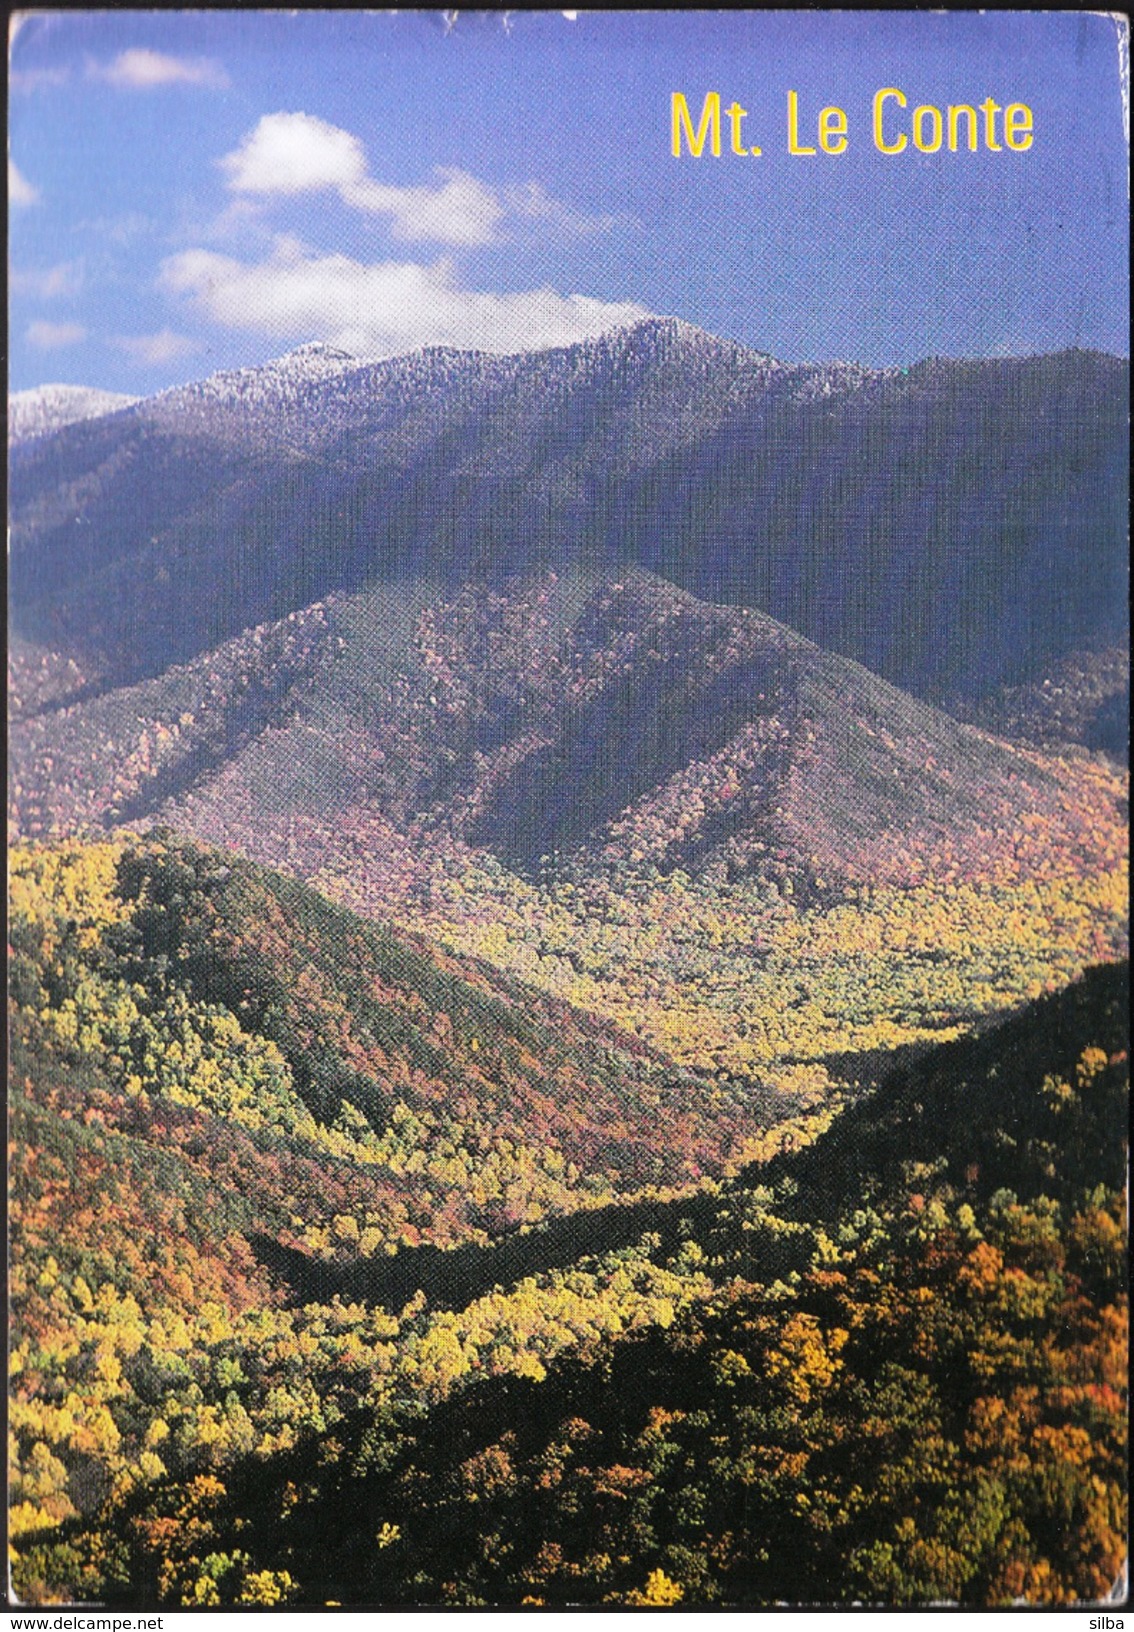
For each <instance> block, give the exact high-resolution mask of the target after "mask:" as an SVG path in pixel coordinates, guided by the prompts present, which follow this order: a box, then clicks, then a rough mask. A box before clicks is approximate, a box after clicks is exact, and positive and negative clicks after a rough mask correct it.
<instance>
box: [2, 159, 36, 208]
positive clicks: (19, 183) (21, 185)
mask: <svg viewBox="0 0 1134 1632" xmlns="http://www.w3.org/2000/svg"><path fill="white" fill-rule="evenodd" d="M8 202H9V204H16V205H20V206H26V205H28V204H38V202H39V191H38V189H37V188H35V187H33V186H32V184H31V182H30V181H28V180H26V179H25V178H24V177H23V176H21V174H20V172H19V171H18V170H17V169H16V166H15V165H14V164H13V163H12V161H11V159H9V160H8Z"/></svg>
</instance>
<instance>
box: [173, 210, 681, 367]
mask: <svg viewBox="0 0 1134 1632" xmlns="http://www.w3.org/2000/svg"><path fill="white" fill-rule="evenodd" d="M162 283H163V285H164V287H165V288H166V289H167V290H168V291H169V292H171V293H174V294H179V295H185V296H188V297H190V298H191V299H192V300H194V302H195V303H196V304H197V306H198V307H199V308H200V309H201V310H202V311H203V312H205V313H206V314H207V315H208V316H209V317H211V318H212V319H214V321H216V322H218V323H222V324H224V325H226V326H227V327H229V328H234V329H244V330H252V331H255V332H258V333H261V334H265V335H270V336H272V337H273V338H275V339H280V340H309V339H320V340H326V341H328V342H329V343H330V344H332V345H335V346H340V347H341V348H342V349H343V350H344V351H349V352H352V353H353V354H354V355H355V356H360V357H386V356H391V355H393V354H396V353H398V352H403V351H412V350H415V349H416V348H417V347H419V346H426V345H451V346H457V347H461V348H466V349H468V348H471V349H478V350H482V351H492V352H511V351H526V350H539V349H542V348H545V347H549V346H557V345H569V344H571V343H572V342H573V341H576V340H582V339H585V338H587V337H588V336H591V335H595V334H601V333H602V332H603V331H604V330H606V329H610V328H614V327H617V326H618V325H619V324H624V323H632V322H636V321H638V320H639V319H640V318H643V317H646V316H648V315H649V314H648V313H647V311H646V310H645V308H644V307H642V306H638V305H636V304H634V303H632V302H629V301H626V302H620V303H613V302H607V301H601V300H594V299H591V298H590V297H588V296H585V295H561V294H559V293H557V291H555V290H554V289H550V288H544V289H531V290H524V291H521V292H518V293H513V294H494V293H490V292H487V291H481V290H474V289H466V288H463V287H462V286H461V284H460V283H459V281H458V280H457V277H456V275H455V272H454V269H453V267H452V264H451V263H450V262H449V261H446V260H441V261H438V262H436V263H435V264H434V265H432V266H420V265H416V264H414V263H405V262H398V261H386V262H378V263H371V264H366V263H363V262H360V261H356V260H352V259H351V258H350V257H349V256H346V255H342V254H327V255H321V254H318V253H315V252H313V251H311V250H309V249H307V248H305V247H304V246H303V245H301V244H299V243H298V242H296V240H294V239H290V238H280V239H277V241H276V245H275V248H274V251H273V253H272V254H271V255H270V256H269V257H268V258H266V259H265V260H262V261H259V262H251V263H250V262H243V261H238V260H235V259H233V258H232V257H230V256H226V255H219V254H216V253H214V252H213V251H211V250H206V249H191V250H186V251H185V252H184V253H182V254H179V255H174V256H171V257H170V258H169V259H168V260H167V261H165V262H164V263H163V266H162Z"/></svg>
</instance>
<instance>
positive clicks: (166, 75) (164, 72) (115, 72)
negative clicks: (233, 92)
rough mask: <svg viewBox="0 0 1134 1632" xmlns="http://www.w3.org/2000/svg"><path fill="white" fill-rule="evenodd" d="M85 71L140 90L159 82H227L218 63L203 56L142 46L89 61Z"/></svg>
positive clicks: (212, 84)
mask: <svg viewBox="0 0 1134 1632" xmlns="http://www.w3.org/2000/svg"><path fill="white" fill-rule="evenodd" d="M87 72H88V74H89V75H90V77H91V78H92V79H104V80H106V81H107V83H108V84H110V85H119V86H124V87H128V88H130V89H133V90H143V91H148V90H153V89H154V88H155V87H156V86H159V85H202V86H205V87H207V88H209V89H212V90H223V89H224V87H225V86H226V85H227V84H228V83H229V79H228V75H227V74H226V73H225V71H224V69H223V68H222V67H221V66H220V64H219V63H217V62H212V61H210V60H209V59H208V58H206V57H171V56H167V55H166V53H165V52H164V51H150V50H149V49H147V48H146V47H145V46H134V47H132V48H131V49H130V50H129V51H120V52H119V53H118V55H117V56H116V57H115V58H114V60H113V62H108V63H101V62H92V63H90V64H88V67H87Z"/></svg>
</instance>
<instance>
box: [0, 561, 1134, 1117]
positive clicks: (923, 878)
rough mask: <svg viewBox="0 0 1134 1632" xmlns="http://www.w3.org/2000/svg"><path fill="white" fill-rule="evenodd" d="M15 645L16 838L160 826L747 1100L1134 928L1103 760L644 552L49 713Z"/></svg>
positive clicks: (804, 1086) (538, 576)
mask: <svg viewBox="0 0 1134 1632" xmlns="http://www.w3.org/2000/svg"><path fill="white" fill-rule="evenodd" d="M12 661H13V664H14V674H15V677H16V678H15V684H14V691H15V694H16V696H17V697H18V698H21V699H24V698H25V697H26V698H28V699H32V698H33V697H35V696H36V695H40V696H41V700H40V701H39V702H38V703H36V704H35V705H34V706H33V704H32V702H31V701H29V702H28V703H27V706H26V710H25V714H24V717H22V718H20V719H18V720H14V721H13V725H12V729H11V734H10V736H11V740H10V772H9V796H10V810H11V822H12V831H13V833H14V834H16V835H22V836H25V837H30V838H36V839H45V838H52V837H58V836H60V835H66V834H76V833H83V832H87V833H90V832H106V831H107V830H109V831H111V832H113V831H122V830H126V831H131V830H133V831H136V830H138V829H139V828H142V827H150V826H154V825H167V826H170V827H173V828H175V829H176V830H178V831H180V832H182V833H186V834H191V835H194V836H196V838H197V839H199V840H201V841H203V842H205V843H208V844H213V845H218V846H221V847H223V848H224V849H226V850H229V851H233V852H236V853H239V854H243V855H246V856H250V857H251V858H253V859H255V860H257V861H259V862H261V863H264V864H266V865H269V866H272V867H277V868H280V869H283V870H285V871H287V872H290V873H293V874H296V875H298V876H299V877H302V878H305V879H307V880H308V881H309V882H311V883H313V884H314V885H315V886H316V887H317V888H318V889H320V890H322V891H324V892H326V893H329V894H331V895H332V896H334V897H335V898H337V899H339V900H341V901H342V902H344V903H345V904H347V905H349V906H351V907H352V908H354V909H355V910H356V911H359V912H362V913H364V914H365V915H367V916H370V917H373V918H377V919H379V920H385V919H390V920H393V921H394V922H396V923H398V924H400V925H402V926H403V927H404V928H405V929H407V930H412V931H413V932H415V933H418V934H424V935H425V936H426V937H427V938H428V940H429V942H430V944H431V945H432V946H434V947H435V948H437V949H445V950H447V951H450V952H452V951H459V952H461V953H462V954H463V955H466V956H472V957H475V958H480V959H485V960H487V961H488V962H489V963H491V964H492V965H494V966H495V967H496V968H497V969H499V970H501V971H504V972H507V973H508V974H509V975H510V976H511V977H513V978H518V979H521V980H522V981H523V982H524V983H525V985H526V986H529V987H533V988H537V989H539V990H541V991H544V992H546V993H548V994H549V995H551V996H553V997H555V998H557V999H560V1000H565V1001H567V1002H570V1003H571V1004H573V1005H575V1006H576V1007H579V1008H581V1009H585V1010H588V1011H590V1012H591V1013H595V1014H601V1015H603V1016H604V1017H605V1018H606V1019H607V1020H608V1021H610V1022H612V1023H614V1024H616V1025H618V1026H619V1027H621V1028H622V1029H623V1030H624V1031H625V1032H626V1033H627V1034H629V1035H633V1036H635V1037H638V1038H639V1039H640V1040H641V1041H642V1042H643V1044H644V1045H646V1046H648V1047H649V1048H650V1049H651V1050H654V1051H657V1052H659V1053H661V1054H663V1055H665V1056H666V1057H668V1058H670V1059H672V1060H674V1061H675V1062H677V1063H678V1064H679V1065H680V1066H681V1067H682V1068H683V1069H686V1070H691V1071H693V1072H694V1073H700V1072H705V1071H709V1072H712V1073H714V1074H719V1075H720V1076H721V1078H722V1080H725V1081H732V1080H735V1081H736V1082H737V1083H738V1084H740V1085H741V1090H742V1091H751V1092H754V1091H755V1090H756V1086H757V1085H758V1084H759V1085H768V1084H776V1085H778V1086H780V1087H783V1088H785V1089H787V1090H788V1091H790V1092H791V1093H800V1092H802V1093H804V1095H805V1097H809V1098H812V1099H813V1098H815V1097H816V1096H819V1097H822V1095H823V1094H825V1093H826V1092H827V1091H828V1090H829V1089H830V1086H831V1078H832V1075H833V1077H834V1079H835V1080H837V1079H838V1076H839V1072H838V1071H837V1070H836V1071H834V1072H833V1073H831V1072H828V1070H827V1066H826V1064H825V1062H826V1061H827V1060H828V1057H829V1056H835V1055H840V1056H841V1055H845V1054H847V1053H853V1052H855V1051H856V1050H860V1051H861V1050H871V1049H876V1048H879V1047H893V1046H896V1045H897V1044H899V1043H905V1042H913V1041H917V1040H919V1039H926V1038H932V1037H938V1036H941V1035H942V1034H948V1033H950V1031H951V1030H952V1028H956V1027H957V1026H958V1025H961V1024H967V1023H969V1022H971V1020H972V1019H974V1018H975V1017H977V1016H979V1015H982V1014H987V1013H989V1012H995V1011H997V1010H999V1009H1002V1008H1003V1007H1005V1006H1007V1005H1009V1004H1011V1003H1014V1002H1018V1001H1019V1000H1020V999H1022V998H1024V997H1026V996H1029V995H1035V994H1036V993H1038V992H1039V991H1042V990H1045V989H1048V988H1049V987H1050V986H1052V985H1053V984H1057V983H1059V982H1060V981H1064V980H1069V979H1072V978H1074V976H1075V975H1077V974H1078V973H1080V972H1081V970H1082V969H1083V968H1084V966H1085V965H1086V964H1088V963H1090V962H1094V961H1098V960H1100V959H1104V958H1113V957H1116V956H1120V955H1122V953H1123V950H1124V948H1125V945H1126V941H1125V935H1126V930H1125V922H1126V889H1125V882H1124V877H1125V875H1124V862H1125V855H1126V805H1125V799H1126V782H1125V779H1124V777H1123V776H1122V775H1121V774H1120V773H1119V771H1118V769H1117V767H1115V766H1113V765H1111V764H1109V763H1108V762H1106V761H1105V760H1103V759H1101V758H1098V757H1091V756H1089V755H1087V754H1085V753H1084V752H1083V751H1082V750H1075V751H1073V752H1069V753H1066V754H1064V755H1063V756H1062V757H1059V756H1055V755H1052V754H1043V753H1040V752H1037V751H1036V750H1034V749H1030V748H1025V747H1019V746H1013V745H1011V744H1009V743H1007V742H1003V741H999V740H997V739H995V738H993V737H990V736H989V735H987V734H986V733H984V732H981V731H978V730H976V729H974V728H972V727H967V726H962V725H960V724H958V723H957V722H956V721H955V720H953V719H951V718H950V717H949V716H947V715H944V714H941V713H940V712H938V711H936V710H935V709H933V708H931V707H929V706H928V705H926V704H925V703H922V702H919V701H917V700H915V699H913V698H911V697H909V696H908V695H906V694H904V693H902V692H899V691H897V690H896V689H895V688H894V687H892V686H890V685H888V684H887V683H886V682H885V681H883V680H880V679H879V678H878V677H877V676H874V675H871V674H870V673H869V672H868V671H866V670H865V669H862V668H861V667H859V666H858V665H857V664H855V663H853V662H849V661H848V660H846V659H844V658H839V657H836V656H834V655H832V654H830V653H825V652H823V651H821V650H819V649H818V648H817V647H815V646H813V645H812V644H811V643H810V642H809V641H807V640H805V639H803V637H801V636H799V635H797V634H795V633H793V632H792V631H791V630H789V629H787V628H785V627H784V626H783V625H781V624H777V623H776V622H774V620H772V619H771V618H769V617H767V616H766V615H765V614H763V613H760V612H756V611H753V610H750V609H747V608H737V607H728V606H712V605H709V604H707V603H704V602H701V601H699V600H697V599H696V598H695V597H693V596H691V595H689V594H688V593H687V592H685V591H682V590H679V589H677V588H675V587H674V586H673V585H672V584H670V583H667V582H666V581H665V580H663V579H659V578H656V577H654V576H653V575H651V574H649V573H645V572H642V571H640V570H638V569H631V570H630V571H628V572H626V573H624V574H622V575H621V576H619V577H615V576H614V574H613V573H611V572H610V571H602V570H599V569H593V568H581V567H580V568H575V569H572V570H570V571H563V572H556V571H554V570H552V569H547V570H545V571H542V572H534V573H529V574H525V575H523V576H521V577H517V578H514V579H509V580H504V581H500V580H496V581H495V582H485V581H483V580H482V581H479V582H477V581H470V582H469V583H466V584H465V585H463V586H459V587H454V586H452V585H446V584H438V583H436V582H434V583H432V584H431V583H428V582H424V581H417V582H411V583H399V584H393V585H384V584H375V585H373V586H371V587H370V588H368V589H365V590H362V591H359V592H357V593H355V594H349V595H348V594H336V595H332V596H330V597H328V598H327V599H325V600H323V601H320V602H316V603H314V604H313V605H312V606H309V607H307V608H305V609H303V610H302V611H301V612H296V613H292V614H289V615H288V617H286V618H284V619H282V620H279V621H278V622H276V623H271V624H263V625H259V626H257V627H256V628H254V629H252V630H249V631H246V632H245V633H244V634H242V635H240V636H238V637H236V638H235V639H234V640H231V641H228V642H226V643H225V644H224V645H222V646H220V647H218V648H217V649H216V650H215V651H213V652H211V653H208V654H203V655H201V656H199V657H197V658H195V659H194V660H192V661H191V662H189V663H187V664H183V665H176V666H174V667H172V668H170V669H168V670H166V672H165V673H164V674H162V675H161V676H158V677H156V678H153V679H150V680H145V681H141V682H139V683H137V684H134V685H130V686H124V687H119V688H115V689H109V690H103V689H100V688H98V687H97V686H93V687H92V686H90V684H89V682H88V683H87V686H88V689H87V691H86V693H85V694H84V693H83V692H82V691H81V690H76V691H72V692H71V693H60V692H59V691H58V690H57V693H56V696H55V698H54V700H47V699H46V698H44V697H43V695H42V694H43V692H44V687H45V685H46V681H45V680H44V674H45V672H46V673H48V674H49V675H50V674H53V673H54V671H50V670H48V671H45V670H44V668H43V659H42V654H40V655H39V656H38V657H37V656H36V655H35V654H34V653H33V652H32V650H31V649H30V648H27V647H17V648H16V649H14V651H13V654H12ZM68 672H69V671H68ZM74 678H75V679H76V684H78V683H79V681H81V678H82V677H81V675H76V676H75V677H74ZM65 679H66V675H64V676H62V677H61V678H60V680H59V685H60V686H62V685H63V683H64V681H65ZM37 687H38V688H39V691H38V692H37V691H36V688H37Z"/></svg>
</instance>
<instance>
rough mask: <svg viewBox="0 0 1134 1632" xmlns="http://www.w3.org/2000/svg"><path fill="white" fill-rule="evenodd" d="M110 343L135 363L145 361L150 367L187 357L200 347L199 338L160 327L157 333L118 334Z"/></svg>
mask: <svg viewBox="0 0 1134 1632" xmlns="http://www.w3.org/2000/svg"><path fill="white" fill-rule="evenodd" d="M111 345H113V346H115V347H116V348H117V350H119V351H124V352H125V353H126V355H127V356H128V357H132V358H133V359H134V361H135V362H136V363H145V364H146V365H147V366H149V367H151V368H158V367H161V366H162V365H163V364H164V363H175V362H176V361H177V359H178V358H179V357H188V356H189V355H190V354H191V353H192V352H194V351H200V349H201V342H200V341H199V340H191V339H190V338H189V336H188V335H187V334H174V332H173V330H172V329H161V330H160V331H159V332H158V333H157V334H120V335H118V336H117V337H116V338H115V339H113V340H112V341H111Z"/></svg>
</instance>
